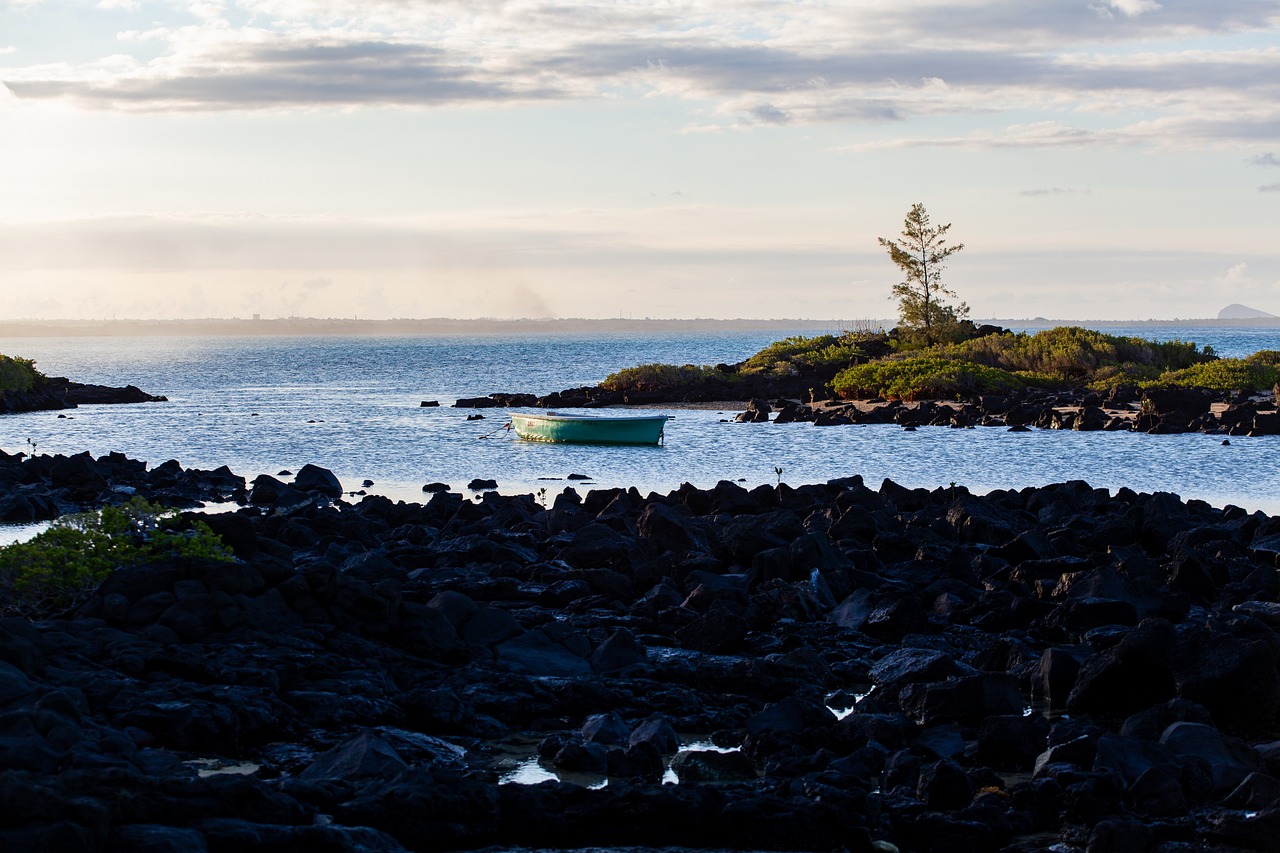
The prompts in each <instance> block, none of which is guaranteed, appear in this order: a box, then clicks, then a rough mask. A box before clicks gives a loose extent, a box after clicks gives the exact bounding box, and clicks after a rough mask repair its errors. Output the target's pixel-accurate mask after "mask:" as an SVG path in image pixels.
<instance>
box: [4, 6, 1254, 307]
mask: <svg viewBox="0 0 1280 853" xmlns="http://www.w3.org/2000/svg"><path fill="white" fill-rule="evenodd" d="M915 203H921V204H923V205H925V207H926V209H927V211H928V213H929V214H930V216H931V218H932V221H933V222H934V224H945V223H950V224H951V226H952V227H951V230H950V231H949V233H948V235H947V236H948V239H949V241H950V242H951V243H963V244H964V246H965V248H964V250H963V251H961V252H958V253H957V254H955V255H953V256H952V257H951V258H950V260H949V263H948V266H947V268H946V271H945V274H944V283H945V284H947V285H948V286H949V287H950V288H951V289H952V290H954V291H955V293H956V294H957V295H958V298H960V299H963V300H964V301H965V302H967V303H968V305H969V307H970V310H971V314H972V316H974V317H975V318H1035V317H1048V318H1054V319H1100V320H1143V319H1173V318H1201V317H1215V316H1217V314H1218V311H1219V310H1220V309H1221V308H1223V307H1224V306H1226V305H1228V304H1230V303H1243V304H1246V305H1249V306H1252V307H1254V308H1257V309H1260V310H1263V311H1268V312H1270V313H1274V314H1280V0H1038V2H1034V3H1029V2H1026V0H958V2H935V1H934V0H860V2H816V0H815V1H814V2H810V0H789V2H770V0H722V2H693V0H685V1H684V2H676V1H675V0H613V2H571V1H570V0H566V1H565V2H551V0H512V2H504V1H503V0H464V2H454V0H425V2H419V1H418V0H238V2H233V1H232V0H227V2H216V1H214V2H197V3H151V2H145V0H100V1H99V0H83V2H77V0H10V2H3V0H0V319H26V318H31V319H109V318H119V319H125V318H130V319H153V318H154V319H168V318H203V317H244V318H247V317H250V316H252V315H253V314H259V315H261V316H263V317H289V316H306V317H359V318H369V319H381V318H409V317H419V318H426V317H499V318H507V317H529V318H533V317H588V318H591V317H634V318H640V317H655V318H813V319H826V318H841V319H845V320H848V321H851V322H856V321H862V320H874V319H879V318H891V317H892V316H893V315H894V311H895V306H894V304H893V302H892V301H891V300H890V290H891V288H892V286H893V285H894V284H895V283H897V282H898V281H900V280H901V276H900V275H899V271H898V270H897V268H896V267H894V266H893V264H892V263H891V262H890V261H889V258H888V255H887V254H886V252H885V250H884V249H883V248H882V247H881V246H880V245H879V244H878V242H877V238H878V237H888V238H893V237H897V236H898V234H899V232H900V231H901V230H902V227H903V219H904V217H905V215H906V213H907V211H908V210H909V209H910V208H911V206H912V205H913V204H915Z"/></svg>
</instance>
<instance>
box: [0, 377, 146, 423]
mask: <svg viewBox="0 0 1280 853" xmlns="http://www.w3.org/2000/svg"><path fill="white" fill-rule="evenodd" d="M167 399H168V398H166V397H162V396H155V395H152V394H148V393H146V392H145V391H143V390H142V389H140V388H137V387H136V386H133V385H126V386H125V387H123V388H111V387H108V386H106V385H86V384H84V383H81V382H72V381H71V380H70V379H67V378H65V377H43V376H42V377H40V378H39V379H38V380H37V382H36V384H35V385H34V386H33V387H32V389H31V390H30V391H0V415H9V414H14V413H16V412H37V411H47V410H58V409H74V408H76V407H77V406H82V405H88V404H103V403H161V402H165V401H166V400H167Z"/></svg>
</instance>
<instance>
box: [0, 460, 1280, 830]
mask: <svg viewBox="0 0 1280 853" xmlns="http://www.w3.org/2000/svg"><path fill="white" fill-rule="evenodd" d="M285 479H288V482H286V481H285ZM285 479H281V478H274V477H266V476H264V477H259V478H258V479H257V480H255V481H254V482H253V483H246V482H245V481H244V479H243V478H240V477H237V476H236V475H235V474H234V473H232V472H230V471H228V470H226V469H225V468H224V469H218V470H216V471H197V470H191V469H184V468H183V467H182V466H181V465H180V464H178V463H177V462H167V463H165V464H164V465H160V466H158V467H156V468H154V469H148V468H147V466H146V465H145V464H144V463H142V462H138V461H135V460H129V459H126V458H124V457H122V456H119V455H111V456H106V457H101V458H97V459H94V458H92V457H89V456H87V455H83V454H82V455H80V456H73V457H49V456H42V457H36V458H27V457H22V456H21V455H18V456H0V495H3V496H4V500H5V501H6V502H7V504H6V505H9V506H11V507H12V506H13V505H14V502H15V501H16V502H18V503H22V505H23V506H29V507H32V508H34V509H35V510H39V508H40V507H42V506H43V507H45V508H46V509H49V508H51V510H52V511H53V512H57V511H63V510H65V509H68V508H71V507H72V506H74V505H77V504H80V505H94V504H95V503H100V502H102V501H105V500H120V499H122V497H123V496H126V495H130V494H141V495H144V496H146V497H149V498H152V499H154V500H159V501H161V502H168V503H176V504H179V505H187V506H191V505H193V504H195V503H197V502H200V501H211V500H225V499H231V500H235V501H242V502H243V503H244V506H242V507H241V508H240V509H238V510H237V511H235V512H230V513H220V514H207V515H201V516H200V518H201V519H202V520H204V521H206V522H207V523H208V524H209V525H210V526H212V527H213V529H214V530H215V531H216V532H218V533H219V534H220V535H221V536H222V537H223V539H224V541H225V542H226V543H227V544H228V545H229V546H230V547H231V548H232V549H233V550H234V552H235V554H236V556H237V557H238V558H239V561H238V562H236V563H231V564H228V563H214V562H204V561H201V560H185V561H177V560H169V561H166V562H162V563H159V564H154V565H144V566H133V567H128V568H124V569H121V570H119V571H117V572H116V573H115V574H114V575H113V576H111V577H110V578H109V579H108V580H107V581H106V582H105V583H104V584H103V585H102V586H101V588H100V589H98V590H97V591H96V592H95V593H94V594H93V595H92V596H91V597H90V598H89V599H88V600H87V601H85V602H83V603H82V604H80V605H79V606H78V607H77V608H76V609H74V610H73V611H70V612H66V613H61V614H56V618H41V619H35V620H32V619H29V618H25V617H21V616H9V617H7V618H4V619H2V620H0V848H3V849H5V850H15V851H16V850H22V851H139V853H149V851H178V850H181V851H236V853H250V852H251V851H268V850H269V851H272V853H280V851H316V850H335V851H337V850H342V851H386V853H391V851H403V850H411V851H426V850H462V849H522V850H523V849H534V848H555V849H578V848H601V847H611V848H620V847H640V846H643V847H663V848H687V849H694V848H696V849H736V850H851V851H871V850H880V851H889V850H893V849H899V850H911V851H957V850H966V851H969V850H972V851H984V850H991V851H1032V850H1053V851H1055V853H1071V851H1081V853H1084V851H1091V853H1111V852H1112V851H1114V853H1121V852H1122V851H1123V853H1128V851H1161V853H1173V851H1186V850H1221V851H1234V850H1270V849H1280V806H1278V805H1277V803H1278V802H1280V733H1278V732H1277V725H1278V717H1277V715H1278V713H1280V637H1278V636H1277V630H1280V576H1278V575H1277V565H1278V560H1280V519H1277V518H1273V517H1268V516H1265V515H1263V514H1261V513H1250V512H1247V511H1246V510H1244V509H1240V508H1237V507H1226V508H1221V509H1219V508H1213V507H1210V506H1209V505H1207V504H1205V503H1203V502H1199V501H1183V500H1181V499H1180V498H1178V497H1177V496H1176V495H1172V494H1167V493H1157V494H1138V493H1135V492H1132V491H1129V490H1124V489H1122V490H1120V491H1118V492H1116V493H1109V492H1108V491H1106V490H1101V489H1094V488H1091V487H1089V486H1088V485H1087V484H1085V483H1082V482H1070V483H1060V484H1056V485H1050V486H1045V487H1043V488H1036V489H1032V488H1028V489H1023V490H1020V491H1003V492H994V493H991V494H988V495H985V496H975V495H971V494H969V493H968V492H967V491H966V490H965V489H964V488H963V487H951V488H943V489H936V490H933V491H927V490H923V489H907V488H904V487H902V486H899V485H896V484H894V483H892V482H889V481H886V482H884V483H882V484H879V485H878V487H877V488H869V487H868V486H867V485H866V484H864V483H863V482H862V481H861V479H860V478H857V477H853V478H848V479H843V480H836V481H831V482H829V483H825V484H817V485H809V486H801V487H796V488H792V487H788V486H786V485H779V486H776V487H775V486H760V487H757V488H754V489H751V490H746V489H744V488H742V487H740V486H738V485H736V484H732V483H727V482H723V483H720V484H719V485H717V486H716V487H715V488H713V489H706V490H702V489H696V488H693V487H691V486H684V487H682V488H680V489H678V490H676V491H674V492H671V493H670V494H665V495H657V494H650V495H647V496H646V495H641V494H639V493H638V492H637V491H636V490H634V489H630V490H621V489H611V490H594V491H590V492H586V493H585V494H578V493H576V492H575V491H573V490H572V489H565V490H564V491H563V492H562V493H561V494H559V495H556V496H554V497H553V498H550V499H548V501H547V504H548V505H544V504H543V503H540V502H539V501H538V500H537V499H535V497H534V496H532V495H508V496H504V495H500V494H498V493H496V492H492V491H488V492H484V493H483V494H481V495H478V496H475V497H472V498H469V497H466V496H463V495H460V494H456V493H450V492H441V493H438V494H435V495H434V496H433V497H432V498H431V499H430V500H429V501H428V502H427V503H425V504H421V505H419V504H406V503H392V502H391V501H390V500H388V499H386V498H382V497H365V498H364V499H362V500H360V501H359V502H358V503H349V502H346V501H345V500H344V497H343V496H344V492H343V489H342V485H341V484H340V483H339V482H338V481H337V479H336V478H334V477H333V475H332V474H330V473H329V472H327V471H325V470H324V469H320V468H315V467H314V466H307V467H306V468H304V469H303V470H301V471H299V472H298V473H297V474H296V475H291V476H290V477H289V478H285ZM10 514H11V515H12V514H13V512H12V511H11V512H10ZM536 768H541V774H542V775H543V776H546V777H547V778H548V781H542V782H540V783H537V784H519V783H518V782H515V781H511V779H512V777H513V776H517V777H519V778H524V779H528V775H526V776H524V777H520V776H519V773H518V772H517V771H526V773H527V771H533V770H536ZM553 772H554V773H556V774H559V775H560V776H563V777H565V778H573V779H575V780H578V781H587V782H589V783H590V784H593V785H597V786H598V787H594V788H593V787H586V786H584V785H581V784H577V783H575V782H569V781H560V780H558V779H555V778H552V773H553ZM533 775H534V776H536V775H537V773H536V772H535V773H534V774H533ZM664 779H665V780H666V782H664ZM606 782H607V784H604V783H606Z"/></svg>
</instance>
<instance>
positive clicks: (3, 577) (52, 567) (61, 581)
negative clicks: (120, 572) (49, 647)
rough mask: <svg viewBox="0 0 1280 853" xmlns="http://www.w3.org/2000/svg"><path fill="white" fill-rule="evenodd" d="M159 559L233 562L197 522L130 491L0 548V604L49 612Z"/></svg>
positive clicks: (21, 610) (16, 609)
mask: <svg viewBox="0 0 1280 853" xmlns="http://www.w3.org/2000/svg"><path fill="white" fill-rule="evenodd" d="M166 557H181V558H201V559H207V560H216V561H219V562H234V560H235V557H234V556H233V555H232V553H231V551H230V550H229V549H228V548H227V547H226V546H225V545H223V543H222V539H221V537H219V536H218V535H217V534H216V533H214V532H213V530H212V529H210V527H209V526H208V525H207V524H205V523H204V522H202V521H190V520H184V519H181V518H179V517H178V512H177V510H173V509H168V508H165V507H162V506H158V505H156V504H153V503H150V502H148V501H146V500H143V499H142V498H138V497H135V498H133V499H132V500H130V501H129V502H128V503H126V504H123V505H121V506H106V507H103V508H102V509H100V510H97V511H95V512H85V513H76V514H74V515H64V516H62V517H61V518H59V519H57V520H56V521H54V522H53V523H52V524H51V525H50V527H49V529H47V530H45V531H43V532H41V533H38V534H36V536H34V537H32V538H31V539H29V540H27V541H25V542H16V543H14V544H11V545H6V546H4V547H0V602H3V604H4V607H3V609H4V610H8V611H13V612H18V613H23V614H27V615H39V614H48V613H53V612H57V611H59V610H64V609H66V608H67V607H71V606H74V605H76V604H78V603H80V602H81V601H82V600H83V599H84V598H85V597H86V596H88V595H89V594H90V593H91V592H92V591H93V590H94V589H96V588H97V587H98V585H99V584H101V583H102V581H103V580H104V579H105V578H106V577H107V576H108V575H110V574H111V573H112V572H114V571H116V570H117V569H121V568H124V567H127V566H137V565H144V564H146V563H153V562H156V561H157V560H161V559H164V558H166Z"/></svg>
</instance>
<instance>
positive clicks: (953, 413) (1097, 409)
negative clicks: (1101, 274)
mask: <svg viewBox="0 0 1280 853" xmlns="http://www.w3.org/2000/svg"><path fill="white" fill-rule="evenodd" d="M703 390H705V389H703ZM703 390H699V391H698V392H697V393H688V394H686V393H683V392H680V391H676V392H671V393H658V392H621V391H609V390H606V389H602V388H599V387H583V388H577V389H569V390H565V391H560V392H557V393H554V394H548V395H546V396H542V397H539V396H536V395H533V394H513V393H494V394H490V395H488V396H487V397H468V398H462V399H459V400H457V401H456V402H455V403H454V404H453V405H454V407H455V408H464V409H485V408H545V409H553V408H607V407H616V406H656V405H662V404H664V403H666V404H674V403H680V404H688V403H701V402H711V401H719V402H724V401H729V400H733V401H738V402H739V403H740V405H741V407H742V409H743V411H741V412H740V413H739V414H737V415H736V416H735V417H734V420H735V421H737V422H739V423H770V422H771V423H775V424H786V423H811V424H813V425H815V426H851V425H857V424H897V425H899V426H902V427H904V428H907V429H915V428H918V427H922V426H944V427H952V428H970V427H979V426H982V427H1002V428H1007V429H1009V430H1011V431H1016V432H1022V431H1025V430H1026V429H1028V428H1030V427H1036V428H1039V429H1064V430H1075V431H1082V432H1083V431H1101V430H1105V431H1115V430H1126V431H1136V432H1147V433H1152V434H1155V435H1172V434H1178V433H1186V432H1203V433H1210V434H1222V435H1231V436H1236V435H1246V436H1259V435H1280V412H1277V409H1276V403H1275V401H1274V399H1267V398H1265V397H1246V396H1242V395H1238V394H1229V393H1218V392H1212V391H1207V390H1204V389H1151V390H1148V391H1145V392H1142V393H1141V394H1139V393H1138V392H1136V391H1134V390H1133V389H1123V388H1117V389H1115V390H1114V391H1113V392H1112V393H1111V394H1110V395H1109V396H1107V397H1105V398H1104V397H1102V396H1100V395H1099V394H1097V393H1095V392H1092V391H1087V390H1083V389H1075V390H1071V391H1054V392H1049V391H1041V392H1036V391H1028V392H1025V393H1019V394H1010V395H1004V396H998V395H982V396H974V397H971V398H968V399H961V400H919V401H911V402H904V401H901V400H884V399H881V398H874V399H868V400H846V401H835V400H826V401H820V402H809V403H805V402H801V401H800V400H797V399H795V398H794V397H788V396H786V395H785V394H781V395H780V394H777V393H769V392H770V391H777V390H778V389H776V388H772V387H762V388H756V389H753V393H751V394H750V399H744V398H743V397H742V396H741V395H742V389H728V388H725V389H715V390H714V391H707V392H706V393H703ZM757 391H759V392H762V393H755V392H757ZM771 414H772V415H773V417H772V420H771V419H770V415H771Z"/></svg>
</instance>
